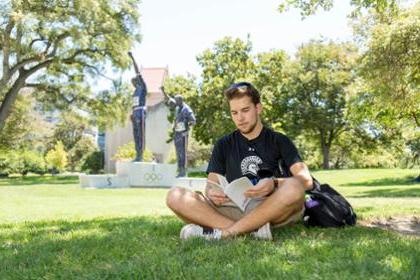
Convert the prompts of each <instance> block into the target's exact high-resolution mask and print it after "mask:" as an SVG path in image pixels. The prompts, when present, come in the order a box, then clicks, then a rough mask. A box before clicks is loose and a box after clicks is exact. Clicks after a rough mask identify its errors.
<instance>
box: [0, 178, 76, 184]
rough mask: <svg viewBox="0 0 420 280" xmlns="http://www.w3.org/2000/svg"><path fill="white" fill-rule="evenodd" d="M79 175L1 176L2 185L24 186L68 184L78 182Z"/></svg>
mask: <svg viewBox="0 0 420 280" xmlns="http://www.w3.org/2000/svg"><path fill="white" fill-rule="evenodd" d="M78 183H79V177H77V176H28V177H25V176H22V177H13V178H0V186H23V185H56V184H60V185H68V184H78Z"/></svg>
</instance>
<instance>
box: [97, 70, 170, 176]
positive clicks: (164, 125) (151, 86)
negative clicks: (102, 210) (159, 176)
mask: <svg viewBox="0 0 420 280" xmlns="http://www.w3.org/2000/svg"><path fill="white" fill-rule="evenodd" d="M140 72H141V74H142V76H143V79H144V81H145V82H146V85H147V91H148V92H147V98H146V106H147V116H146V149H148V150H150V151H151V152H152V153H153V155H154V157H155V159H156V161H157V162H166V161H167V160H168V158H169V156H170V151H171V148H172V143H166V140H167V139H168V131H169V129H170V128H171V124H170V123H169V121H168V118H167V117H168V114H169V109H168V108H167V106H166V105H165V103H164V95H163V93H162V91H161V90H160V87H161V86H162V85H163V82H164V81H165V79H166V78H168V76H169V73H168V68H142V69H141V70H140ZM133 90H134V88H133ZM130 114H131V111H130ZM130 114H129V115H128V116H127V120H126V122H125V126H123V127H118V126H116V127H114V128H113V129H112V130H107V131H106V132H105V145H104V147H105V149H104V150H105V172H108V173H113V172H115V160H113V159H112V157H113V156H114V155H115V153H116V152H117V149H118V147H120V146H123V145H125V144H127V143H129V142H131V141H133V140H134V139H133V128H132V124H131V121H130Z"/></svg>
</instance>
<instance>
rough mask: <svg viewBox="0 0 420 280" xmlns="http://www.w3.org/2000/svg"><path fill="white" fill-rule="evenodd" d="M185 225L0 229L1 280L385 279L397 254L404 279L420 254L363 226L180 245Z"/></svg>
mask: <svg viewBox="0 0 420 280" xmlns="http://www.w3.org/2000/svg"><path fill="white" fill-rule="evenodd" d="M181 227H182V223H181V222H180V221H179V220H178V219H176V218H175V217H173V216H157V217H133V218H112V219H94V220H88V221H71V222H69V221H51V222H34V223H31V222H27V223H22V224H18V225H16V224H4V225H1V224H0V244H1V247H0V250H1V251H2V253H1V254H0V263H1V264H2V269H1V270H0V279H28V278H34V279H36V278H63V279H65V278H79V277H83V278H84V279H115V278H118V279H165V278H172V279H226V278H227V279H232V278H244V279H247V278H264V279H267V278H270V276H271V278H281V277H286V278H294V279H296V278H300V279H305V278H308V277H309V276H310V275H312V273H313V272H314V271H316V272H317V273H318V276H320V277H321V278H334V275H335V276H336V275H338V274H337V273H340V275H344V278H351V277H346V276H353V277H356V278H363V277H358V276H365V277H367V278H383V276H384V275H387V274H384V273H388V271H387V270H384V268H383V266H382V265H381V263H380V262H379V261H378V260H382V259H385V258H387V257H388V256H389V255H391V254H393V253H394V252H395V251H398V256H400V257H403V258H404V266H403V267H401V268H400V270H399V272H397V273H395V272H393V271H391V272H390V273H393V274H389V275H388V276H390V277H391V278H393V277H394V278H398V276H407V277H409V276H412V271H409V269H410V268H412V267H414V266H415V264H416V262H417V261H418V256H420V248H418V247H417V248H416V246H415V244H416V241H415V240H410V239H405V238H402V237H401V236H399V235H397V234H395V233H393V232H389V231H384V230H380V229H372V228H364V227H360V226H356V227H348V228H342V229H322V228H305V227H304V226H303V225H302V224H297V225H295V226H291V227H286V228H281V229H276V230H275V231H273V235H274V241H272V242H264V241H259V240H254V239H252V238H250V237H239V238H236V239H233V240H226V241H220V242H208V241H205V240H199V239H193V240H188V241H181V240H180V239H179V230H180V229H181ZM384 241H386V244H387V246H378V244H381V243H382V242H384ZM396 249H398V250H396ZM415 256H417V257H415ZM349 262H350V263H349ZM362 274H363V275H362ZM356 275H357V276H356ZM380 276H382V277H380Z"/></svg>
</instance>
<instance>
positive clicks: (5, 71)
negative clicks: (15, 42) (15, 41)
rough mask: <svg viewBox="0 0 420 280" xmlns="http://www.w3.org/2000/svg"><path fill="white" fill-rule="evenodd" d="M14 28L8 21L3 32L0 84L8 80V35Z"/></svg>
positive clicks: (13, 23)
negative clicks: (0, 76)
mask: <svg viewBox="0 0 420 280" xmlns="http://www.w3.org/2000/svg"><path fill="white" fill-rule="evenodd" d="M14 26H15V22H14V21H13V20H12V19H10V21H9V22H8V23H7V25H6V28H5V30H4V37H3V41H4V42H3V77H2V78H1V83H3V81H7V80H9V67H10V65H9V56H10V34H11V32H12V30H13V27H14Z"/></svg>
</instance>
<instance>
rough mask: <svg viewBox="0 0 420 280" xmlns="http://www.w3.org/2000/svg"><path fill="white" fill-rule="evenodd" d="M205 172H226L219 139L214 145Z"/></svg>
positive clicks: (221, 144) (222, 173)
mask: <svg viewBox="0 0 420 280" xmlns="http://www.w3.org/2000/svg"><path fill="white" fill-rule="evenodd" d="M206 172H207V174H209V173H210V172H213V173H217V174H220V175H223V176H224V175H225V174H226V159H225V154H224V152H223V142H222V141H221V140H219V141H217V142H216V144H215V145H214V148H213V152H212V153H211V157H210V161H209V165H208V167H207V171H206Z"/></svg>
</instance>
